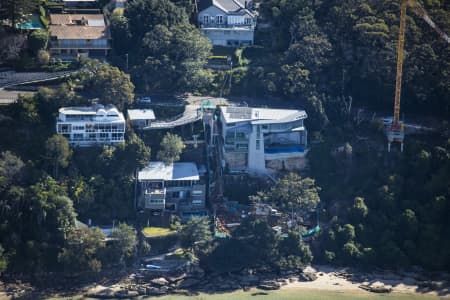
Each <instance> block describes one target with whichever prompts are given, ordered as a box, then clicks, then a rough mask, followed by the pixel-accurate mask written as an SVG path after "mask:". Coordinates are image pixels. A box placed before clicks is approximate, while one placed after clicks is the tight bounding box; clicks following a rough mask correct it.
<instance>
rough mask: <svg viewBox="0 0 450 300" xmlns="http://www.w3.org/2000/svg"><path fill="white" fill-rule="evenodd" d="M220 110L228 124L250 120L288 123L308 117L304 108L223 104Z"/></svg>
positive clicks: (261, 122) (258, 122) (263, 122)
mask: <svg viewBox="0 0 450 300" xmlns="http://www.w3.org/2000/svg"><path fill="white" fill-rule="evenodd" d="M220 111H221V114H222V115H223V118H224V120H225V122H226V123H227V124H229V123H236V122H248V121H251V123H252V124H268V123H286V122H293V121H297V120H301V119H306V118H307V115H306V112H305V111H304V110H297V109H273V108H255V107H238V106H222V107H221V108H220Z"/></svg>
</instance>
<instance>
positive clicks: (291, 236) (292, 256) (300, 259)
mask: <svg viewBox="0 0 450 300" xmlns="http://www.w3.org/2000/svg"><path fill="white" fill-rule="evenodd" d="M278 251H279V253H280V258H281V259H280V261H279V266H280V268H281V269H298V268H301V267H304V266H306V265H309V264H310V263H311V261H312V259H313V256H312V253H311V250H310V249H309V247H308V245H306V244H304V243H303V241H302V239H301V237H300V235H299V234H298V232H289V233H288V235H287V237H285V238H283V239H282V240H280V242H279V245H278Z"/></svg>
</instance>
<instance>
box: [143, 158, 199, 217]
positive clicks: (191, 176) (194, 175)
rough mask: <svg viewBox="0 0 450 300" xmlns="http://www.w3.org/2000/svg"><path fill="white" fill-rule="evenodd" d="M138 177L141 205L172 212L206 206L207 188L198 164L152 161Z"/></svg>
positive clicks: (193, 209)
mask: <svg viewBox="0 0 450 300" xmlns="http://www.w3.org/2000/svg"><path fill="white" fill-rule="evenodd" d="M137 179H138V182H139V185H140V189H139V194H138V195H137V207H139V208H144V209H150V210H160V211H161V210H165V211H172V212H176V211H195V210H201V209H204V208H205V197H206V187H205V184H204V182H203V180H202V179H201V178H200V175H199V172H198V169H197V165H196V164H195V163H192V162H175V163H171V164H165V163H163V162H156V161H154V162H150V163H149V165H148V166H147V167H145V168H144V169H142V170H141V171H139V172H138V177H137Z"/></svg>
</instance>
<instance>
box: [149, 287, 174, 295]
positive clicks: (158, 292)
mask: <svg viewBox="0 0 450 300" xmlns="http://www.w3.org/2000/svg"><path fill="white" fill-rule="evenodd" d="M168 290H169V288H168V287H166V286H163V287H161V288H155V287H147V288H146V290H145V293H146V295H148V296H159V295H164V294H166V293H167V291H168Z"/></svg>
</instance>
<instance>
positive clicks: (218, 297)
mask: <svg viewBox="0 0 450 300" xmlns="http://www.w3.org/2000/svg"><path fill="white" fill-rule="evenodd" d="M50 299H51V300H69V299H70V300H91V299H90V298H83V297H73V298H70V297H67V298H64V297H63V298H49V299H48V300H50ZM136 299H139V300H149V299H158V300H250V299H263V300H360V299H361V300H437V299H444V298H442V297H437V296H429V295H417V294H395V293H394V294H369V293H364V292H361V293H358V292H331V291H317V290H307V289H282V290H279V291H267V292H266V291H261V290H256V289H252V290H250V291H248V292H244V291H236V292H232V293H223V294H220V293H217V294H200V295H198V296H177V295H169V296H163V297H143V298H141V297H139V298H136ZM447 299H448V298H447Z"/></svg>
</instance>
